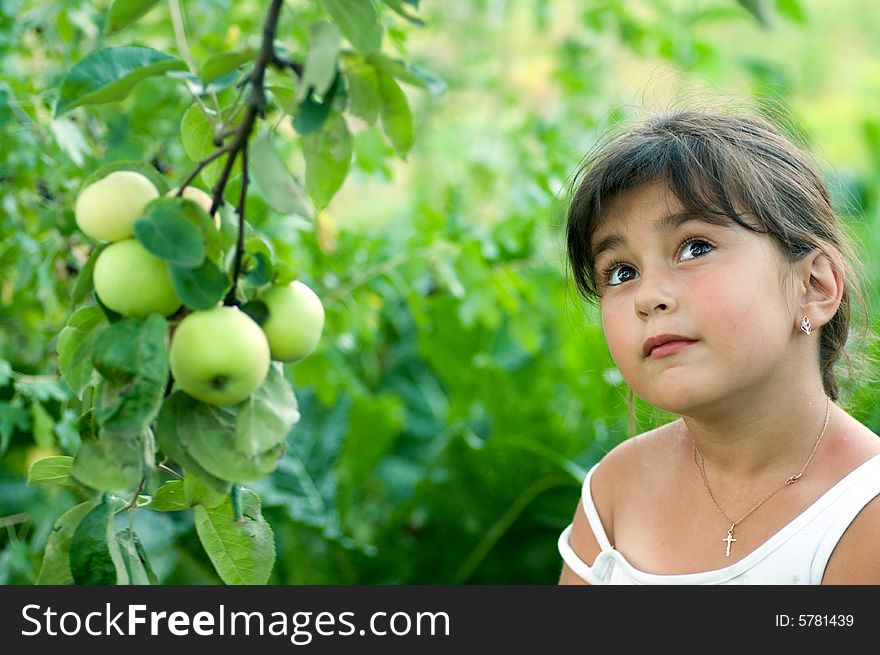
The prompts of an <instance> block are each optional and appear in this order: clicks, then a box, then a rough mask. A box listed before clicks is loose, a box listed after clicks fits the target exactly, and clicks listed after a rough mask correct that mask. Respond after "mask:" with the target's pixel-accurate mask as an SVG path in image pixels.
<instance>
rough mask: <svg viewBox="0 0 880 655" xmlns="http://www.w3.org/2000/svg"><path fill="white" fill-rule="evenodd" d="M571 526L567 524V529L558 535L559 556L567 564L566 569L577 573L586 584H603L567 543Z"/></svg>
mask: <svg viewBox="0 0 880 655" xmlns="http://www.w3.org/2000/svg"><path fill="white" fill-rule="evenodd" d="M571 526H572V524H571V523H569V524H568V527H566V528H565V530H563V531H562V534H560V535H559V542H558V546H559V554H560V555H562V559H563V561H564V562H565V563H566V564H568V568H570V569H571V570H572V571H574V572H575V573H577V574H578V575H579V576H580V577H581V579H582V580H583V581H584V582H586V583H587V584H591V585H600V584H605V581H604V580H602V579H601V578H600V577H599V576H597V575H596V574H595V573H594V572H593V569H592V567H590V565H588V564H587V563H586V562H584V560H582V559H581V558H580V557H578V554H577V553H576V552H574V549H573V548H572V547H571V543H570V542H569V536H570V535H571Z"/></svg>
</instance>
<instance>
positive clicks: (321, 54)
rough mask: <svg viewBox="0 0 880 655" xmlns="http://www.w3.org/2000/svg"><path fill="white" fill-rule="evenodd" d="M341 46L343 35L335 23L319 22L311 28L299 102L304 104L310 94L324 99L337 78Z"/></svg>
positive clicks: (298, 91)
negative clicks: (337, 64)
mask: <svg viewBox="0 0 880 655" xmlns="http://www.w3.org/2000/svg"><path fill="white" fill-rule="evenodd" d="M341 45H342V35H341V34H340V33H339V28H338V27H336V25H334V24H333V23H328V22H327V21H317V22H315V23H312V25H310V26H309V54H308V56H307V57H306V63H305V65H304V66H303V75H302V80H301V81H300V83H299V86H298V87H297V90H296V99H297V101H299V102H302V101H303V100H305V99H306V97H307V96H308V95H309V93H314V95H315V96H317V97H318V98H323V97H324V94H326V93H327V91H328V89H329V88H330V85H331V84H333V80H334V79H335V78H336V57H337V56H339V48H340V47H341Z"/></svg>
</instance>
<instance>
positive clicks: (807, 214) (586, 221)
mask: <svg viewBox="0 0 880 655" xmlns="http://www.w3.org/2000/svg"><path fill="white" fill-rule="evenodd" d="M623 127H625V128H628V129H622V130H619V131H617V132H615V133H614V134H611V135H610V139H609V140H608V141H607V142H605V143H600V144H598V145H597V148H596V149H595V151H594V152H593V153H592V154H591V155H588V157H587V158H586V159H585V161H584V163H583V165H582V166H581V168H580V170H579V171H578V173H577V175H576V176H575V177H574V180H573V183H572V190H573V196H572V199H571V203H570V205H569V210H568V218H567V227H566V240H567V251H568V260H569V264H570V266H571V273H572V274H573V276H574V280H575V283H576V285H577V289H578V292H579V293H580V294H581V296H582V297H584V298H585V299H586V300H588V301H591V302H598V300H599V291H598V288H597V285H596V279H595V269H594V266H595V259H594V257H593V253H592V252H591V249H590V241H591V237H592V236H593V234H594V233H595V231H596V229H597V228H598V226H599V225H600V223H601V221H602V220H603V218H604V214H603V210H604V208H605V206H606V205H607V204H608V203H609V201H610V200H611V199H612V198H614V197H615V196H616V195H617V194H619V193H620V192H622V191H625V190H627V189H632V188H635V187H638V186H642V185H645V184H648V183H651V182H655V181H661V182H663V183H665V184H666V185H667V186H668V188H669V189H670V190H671V191H672V192H673V193H674V194H675V196H676V197H677V198H678V200H679V201H680V202H681V203H682V205H684V207H685V209H687V210H689V211H690V212H692V213H693V215H696V216H699V217H701V218H702V219H703V220H705V221H706V222H709V223H716V224H726V225H729V224H731V222H732V223H736V224H738V225H741V226H742V227H744V228H746V229H748V230H751V231H753V232H760V233H763V234H766V235H768V236H769V237H770V238H771V239H772V240H773V242H774V244H775V245H776V247H777V248H778V250H779V252H780V253H781V254H782V255H783V257H784V258H785V259H786V260H787V261H789V262H796V261H798V260H800V259H802V258H803V257H805V256H806V255H808V254H809V253H810V252H812V251H813V250H815V249H818V250H819V251H821V252H822V253H824V254H825V255H826V256H828V258H829V259H830V260H831V261H832V263H833V264H834V265H835V266H837V267H838V269H839V270H840V271H841V274H842V275H843V278H844V291H843V298H842V300H841V303H840V307H839V308H838V310H837V313H836V314H835V315H834V317H833V318H832V319H831V320H830V321H829V322H828V323H827V324H825V325H823V326H822V327H821V328H820V335H819V365H820V369H821V373H822V382H823V385H824V387H825V392H826V393H827V394H828V395H829V396H830V397H831V398H832V399H833V400H837V399H838V397H839V395H840V392H839V388H838V383H837V378H836V376H835V373H834V370H833V366H834V363H835V362H836V361H837V360H838V358H839V357H840V355H841V354H842V353H843V349H844V345H845V344H846V342H847V338H848V336H849V333H850V319H851V313H852V299H853V297H855V298H856V299H857V300H859V301H860V305H861V306H862V307H864V306H865V303H864V294H863V293H862V291H861V286H862V283H861V282H860V279H859V278H860V277H861V271H860V270H859V269H858V268H857V267H855V266H854V262H855V258H854V256H853V252H852V246H851V244H850V239H849V238H848V236H847V235H846V233H845V231H844V226H843V225H842V222H841V221H840V220H839V219H838V217H837V214H836V212H835V211H834V209H833V208H832V205H831V200H830V198H829V194H828V190H827V188H826V185H825V182H824V181H823V179H822V176H821V175H820V174H819V172H818V171H817V169H816V167H815V166H814V164H813V163H812V162H811V161H810V159H809V158H808V157H807V155H806V154H805V149H802V148H801V147H798V146H796V145H795V144H794V143H793V142H792V141H791V140H789V138H786V137H785V136H783V134H782V133H781V132H780V131H779V130H778V129H777V128H776V127H775V126H774V125H772V124H771V123H770V122H768V121H767V120H765V119H764V118H761V117H758V116H753V115H749V116H739V115H734V114H728V113H723V112H716V111H703V110H693V109H686V110H677V111H673V112H670V113H664V114H655V115H651V116H649V117H648V118H647V119H645V120H642V121H641V122H639V123H637V124H635V125H626V124H624V125H623ZM739 209H741V210H742V211H739ZM746 217H748V218H746ZM850 364H852V362H851V361H850Z"/></svg>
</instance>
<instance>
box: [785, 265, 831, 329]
mask: <svg viewBox="0 0 880 655" xmlns="http://www.w3.org/2000/svg"><path fill="white" fill-rule="evenodd" d="M798 270H799V272H800V283H801V284H800V289H801V294H800V299H799V304H800V314H799V315H798V316H797V318H796V320H797V326H796V327H798V328H799V327H800V320H801V316H807V317H809V319H810V322H811V323H812V324H813V326H814V327H819V326H821V325H825V324H826V323H827V322H828V321H830V320H831V318H832V317H833V316H834V315H835V314H836V313H837V308H838V307H839V306H840V300H841V298H842V297H843V264H842V262H841V261H840V260H839V259H837V258H833V259H832V257H830V256H829V255H827V254H825V253H823V252H821V251H820V250H814V251H812V252H811V253H810V254H809V255H807V256H806V257H804V259H803V260H801V261H800V262H799V263H798Z"/></svg>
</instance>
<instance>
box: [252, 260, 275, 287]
mask: <svg viewBox="0 0 880 655" xmlns="http://www.w3.org/2000/svg"><path fill="white" fill-rule="evenodd" d="M247 262H248V264H249V265H250V266H249V268H246V270H247V271H248V272H247V274H246V275H245V279H246V280H247V281H248V282H250V283H251V284H253V285H254V286H255V287H260V286H263V285H264V284H269V282H271V281H272V275H273V273H272V260H271V259H269V258H268V257H267V256H266V255H264V254H263V253H261V252H258V253H254V254H252V255H249V256H248V258H247ZM251 264H252V265H251Z"/></svg>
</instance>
